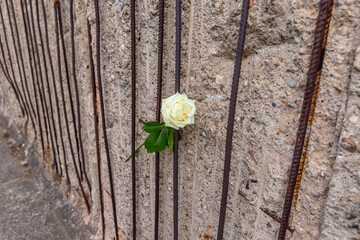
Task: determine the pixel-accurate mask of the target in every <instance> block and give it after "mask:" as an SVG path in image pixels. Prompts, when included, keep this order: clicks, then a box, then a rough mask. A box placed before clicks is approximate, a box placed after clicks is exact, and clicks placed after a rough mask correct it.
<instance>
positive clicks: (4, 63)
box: [0, 36, 36, 135]
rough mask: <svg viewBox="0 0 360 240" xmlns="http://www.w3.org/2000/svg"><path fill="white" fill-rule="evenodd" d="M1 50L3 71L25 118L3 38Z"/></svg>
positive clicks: (0, 45) (0, 44) (0, 43)
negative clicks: (10, 70)
mask: <svg viewBox="0 0 360 240" xmlns="http://www.w3.org/2000/svg"><path fill="white" fill-rule="evenodd" d="M0 48H1V55H2V58H3V63H2V65H1V67H2V69H3V71H4V74H5V77H6V79H7V80H8V82H9V84H10V86H11V88H12V89H13V91H14V94H15V97H16V100H17V102H18V104H19V106H20V109H21V113H22V116H24V110H23V108H22V105H21V102H20V96H19V93H18V91H17V89H16V86H15V84H14V81H13V79H11V77H10V73H9V68H8V66H7V63H6V58H5V52H4V47H3V44H2V41H1V36H0ZM35 135H36V129H35Z"/></svg>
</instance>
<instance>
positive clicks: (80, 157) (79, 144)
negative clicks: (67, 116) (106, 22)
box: [70, 0, 91, 195]
mask: <svg viewBox="0 0 360 240" xmlns="http://www.w3.org/2000/svg"><path fill="white" fill-rule="evenodd" d="M70 32H71V58H72V74H73V79H74V88H75V100H76V110H77V127H78V135H77V136H76V137H77V139H78V141H77V143H76V144H77V150H78V161H79V166H80V167H81V166H82V171H81V172H80V173H81V174H83V175H84V177H85V181H86V184H87V186H88V188H89V193H90V195H91V184H90V181H89V178H88V176H87V174H86V168H85V156H84V147H83V142H82V136H81V117H80V98H79V88H78V81H77V79H76V68H75V38H74V0H70ZM74 123H75V124H76V121H75V119H74Z"/></svg>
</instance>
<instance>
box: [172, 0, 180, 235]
mask: <svg viewBox="0 0 360 240" xmlns="http://www.w3.org/2000/svg"><path fill="white" fill-rule="evenodd" d="M175 12H176V17H175V18H176V19H175V28H176V49H175V93H176V92H180V78H181V0H176V9H175ZM178 159H179V132H178V131H177V130H175V131H174V153H173V192H174V193H173V194H174V196H173V222H174V230H173V231H174V233H173V234H174V240H177V239H178V238H179V216H178V215H179V183H178V178H179V169H178V168H179V162H178Z"/></svg>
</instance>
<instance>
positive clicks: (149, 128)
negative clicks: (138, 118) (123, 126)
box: [142, 122, 164, 133]
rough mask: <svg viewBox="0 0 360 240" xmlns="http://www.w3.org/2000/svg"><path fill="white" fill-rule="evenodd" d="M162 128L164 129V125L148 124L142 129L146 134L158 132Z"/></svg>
mask: <svg viewBox="0 0 360 240" xmlns="http://www.w3.org/2000/svg"><path fill="white" fill-rule="evenodd" d="M163 127H164V123H158V122H148V123H145V124H144V126H143V127H142V129H143V130H144V131H145V132H147V133H151V132H154V131H160V130H161V129H162V128H163Z"/></svg>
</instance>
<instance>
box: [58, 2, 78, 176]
mask: <svg viewBox="0 0 360 240" xmlns="http://www.w3.org/2000/svg"><path fill="white" fill-rule="evenodd" d="M57 8H58V17H59V30H60V39H61V46H62V54H63V58H64V67H65V77H66V83H67V90H68V95H69V102H70V109H71V116H72V119H73V121H72V122H73V127H74V136H75V143H76V150H77V160H78V171H79V173H80V179H81V181H82V180H83V178H82V176H83V172H82V164H81V161H80V151H79V140H78V131H77V126H76V116H75V108H74V101H73V97H72V90H71V82H70V73H69V65H68V61H67V54H66V49H67V48H66V46H65V38H64V30H63V24H62V14H61V5H60V1H59V5H58V6H57Z"/></svg>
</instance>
